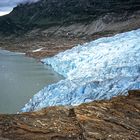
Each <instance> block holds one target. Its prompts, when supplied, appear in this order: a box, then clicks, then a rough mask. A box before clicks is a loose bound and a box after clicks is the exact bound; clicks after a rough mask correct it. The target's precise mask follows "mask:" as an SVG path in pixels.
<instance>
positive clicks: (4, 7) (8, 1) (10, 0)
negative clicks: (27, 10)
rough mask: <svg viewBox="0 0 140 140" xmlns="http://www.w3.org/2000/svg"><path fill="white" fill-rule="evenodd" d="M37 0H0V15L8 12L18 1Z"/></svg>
mask: <svg viewBox="0 0 140 140" xmlns="http://www.w3.org/2000/svg"><path fill="white" fill-rule="evenodd" d="M37 1H38V0H0V16H2V15H5V14H8V13H10V12H11V11H12V9H13V8H14V7H15V6H16V5H17V4H19V3H24V2H37Z"/></svg>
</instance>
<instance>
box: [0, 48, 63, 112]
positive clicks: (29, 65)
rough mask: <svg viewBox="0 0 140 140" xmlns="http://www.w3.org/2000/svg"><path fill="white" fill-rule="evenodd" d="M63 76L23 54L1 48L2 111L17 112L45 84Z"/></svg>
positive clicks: (0, 95)
mask: <svg viewBox="0 0 140 140" xmlns="http://www.w3.org/2000/svg"><path fill="white" fill-rule="evenodd" d="M62 78H63V77H62V76H60V75H58V74H57V73H55V72H54V71H53V70H52V69H51V68H50V67H49V66H46V65H43V64H41V63H40V62H37V61H36V60H35V59H33V58H29V57H26V56H24V55H23V54H18V53H13V52H9V51H5V50H0V113H16V112H18V111H19V110H20V109H21V108H22V107H23V106H24V104H26V103H27V102H28V101H29V99H30V98H32V96H33V95H34V94H36V93H37V92H38V91H39V90H41V89H42V88H43V87H44V86H46V85H48V84H51V83H54V82H57V81H59V80H61V79H62Z"/></svg>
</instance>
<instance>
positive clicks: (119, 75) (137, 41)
mask: <svg viewBox="0 0 140 140" xmlns="http://www.w3.org/2000/svg"><path fill="white" fill-rule="evenodd" d="M42 62H43V63H44V64H47V65H50V66H51V67H52V68H53V69H54V70H55V71H56V72H58V73H59V74H61V75H63V76H64V77H65V78H66V79H65V80H61V81H60V82H58V83H55V84H52V85H48V86H46V87H45V88H44V89H42V90H41V91H39V92H38V93H37V94H35V95H34V97H33V98H32V99H30V101H29V102H28V103H27V104H26V105H25V107H24V108H22V110H21V111H22V112H28V111H33V110H38V109H40V108H43V107H47V106H56V105H68V106H71V105H78V104H81V103H84V102H90V101H93V100H101V99H110V98H111V97H113V96H117V95H121V94H127V91H128V90H131V89H140V29H138V30H133V31H130V32H126V33H121V34H117V35H115V36H113V37H104V38H100V39H97V40H95V41H92V42H89V43H85V44H83V45H78V46H76V47H74V48H72V49H71V50H67V51H65V52H61V53H59V54H58V55H56V56H54V57H51V58H46V59H43V60H42Z"/></svg>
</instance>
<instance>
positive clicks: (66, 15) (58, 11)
mask: <svg viewBox="0 0 140 140" xmlns="http://www.w3.org/2000/svg"><path fill="white" fill-rule="evenodd" d="M139 10H140V1H139V0H127V1H124V0H61V1H60V0H40V1H39V2H37V3H32V4H30V3H27V4H20V5H18V6H17V7H15V8H14V9H13V11H12V12H11V13H10V14H9V15H6V16H4V17H2V18H0V32H2V33H5V34H8V33H18V32H19V33H20V32H21V31H23V32H27V31H29V30H31V29H35V28H41V29H43V30H44V29H48V28H50V27H54V26H58V28H60V27H62V26H63V27H65V26H68V25H72V24H76V23H82V24H86V25H87V24H91V22H94V23H96V24H97V25H96V24H94V26H96V28H99V29H100V30H99V29H98V30H97V31H96V32H99V31H102V29H104V27H102V26H104V25H106V24H109V23H116V22H118V23H120V22H122V21H127V22H128V21H129V20H131V19H135V22H136V24H137V20H138V18H139V12H138V11H139ZM128 19H129V20H128ZM7 22H8V23H7ZM3 23H6V24H3ZM130 23H133V21H130ZM98 26H99V27H98ZM133 26H134V25H133ZM137 26H139V25H135V28H137ZM124 27H125V25H124ZM124 27H123V28H124ZM114 28H115V27H114ZM129 28H131V25H130V27H129ZM133 28H134V27H133ZM118 29H119V28H118ZM55 30H57V29H55ZM71 30H73V32H74V29H71ZM73 34H74V33H73Z"/></svg>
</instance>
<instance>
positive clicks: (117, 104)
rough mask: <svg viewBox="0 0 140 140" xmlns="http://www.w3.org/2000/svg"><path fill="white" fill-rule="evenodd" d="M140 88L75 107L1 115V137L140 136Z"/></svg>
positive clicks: (92, 139) (107, 139)
mask: <svg viewBox="0 0 140 140" xmlns="http://www.w3.org/2000/svg"><path fill="white" fill-rule="evenodd" d="M139 138H140V91H129V95H128V96H119V97H115V98H113V99H111V100H108V101H96V102H91V103H87V104H82V105H80V106H77V107H74V108H68V107H50V108H45V109H42V110H41V111H38V112H30V113H22V114H15V115H0V139H1V140H122V139H124V140H129V139H133V140H139Z"/></svg>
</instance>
